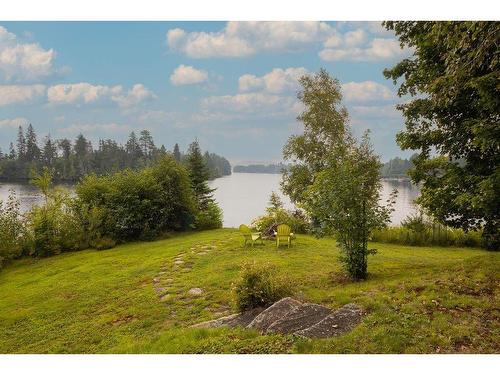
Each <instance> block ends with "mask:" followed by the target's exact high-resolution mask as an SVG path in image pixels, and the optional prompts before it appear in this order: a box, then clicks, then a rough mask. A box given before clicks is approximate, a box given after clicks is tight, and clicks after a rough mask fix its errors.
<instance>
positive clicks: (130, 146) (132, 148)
mask: <svg viewBox="0 0 500 375" xmlns="http://www.w3.org/2000/svg"><path fill="white" fill-rule="evenodd" d="M125 150H126V152H127V155H128V157H129V161H130V166H132V167H136V166H137V161H138V160H139V159H140V157H141V156H142V150H141V146H140V145H139V140H138V139H137V136H136V135H135V132H132V133H130V135H129V137H128V140H127V143H126V145H125Z"/></svg>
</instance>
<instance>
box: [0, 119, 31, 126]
mask: <svg viewBox="0 0 500 375" xmlns="http://www.w3.org/2000/svg"><path fill="white" fill-rule="evenodd" d="M27 124H28V120H27V119H25V118H24V117H17V118H11V119H10V118H8V119H5V120H0V128H15V129H17V128H18V127H19V126H26V125H27Z"/></svg>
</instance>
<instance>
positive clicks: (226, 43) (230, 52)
mask: <svg viewBox="0 0 500 375" xmlns="http://www.w3.org/2000/svg"><path fill="white" fill-rule="evenodd" d="M332 30H333V28H332V27H331V26H330V25H328V24H327V23H325V22H316V21H307V22H286V21H283V22H269V21H255V22H246V21H245V22H238V21H232V22H228V23H227V24H226V27H225V28H224V29H223V30H221V31H217V32H186V31H184V30H182V29H172V30H169V31H168V32H167V45H168V47H169V48H170V49H171V50H173V51H179V52H182V53H184V54H186V55H187V56H189V57H192V58H210V57H245V56H250V55H253V54H255V53H256V52H258V51H265V50H267V51H274V50H281V51H283V50H297V49H298V48H300V47H301V46H303V45H305V44H307V43H312V42H319V41H322V40H324V38H325V37H326V36H328V35H329V34H330V33H331V32H332Z"/></svg>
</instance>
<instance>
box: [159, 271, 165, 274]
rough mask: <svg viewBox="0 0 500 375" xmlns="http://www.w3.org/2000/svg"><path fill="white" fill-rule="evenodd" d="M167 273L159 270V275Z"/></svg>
mask: <svg viewBox="0 0 500 375" xmlns="http://www.w3.org/2000/svg"><path fill="white" fill-rule="evenodd" d="M165 274H166V272H165V271H160V272H158V275H165Z"/></svg>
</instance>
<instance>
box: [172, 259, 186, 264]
mask: <svg viewBox="0 0 500 375" xmlns="http://www.w3.org/2000/svg"><path fill="white" fill-rule="evenodd" d="M174 264H184V261H183V260H180V259H179V260H176V261H174Z"/></svg>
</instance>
